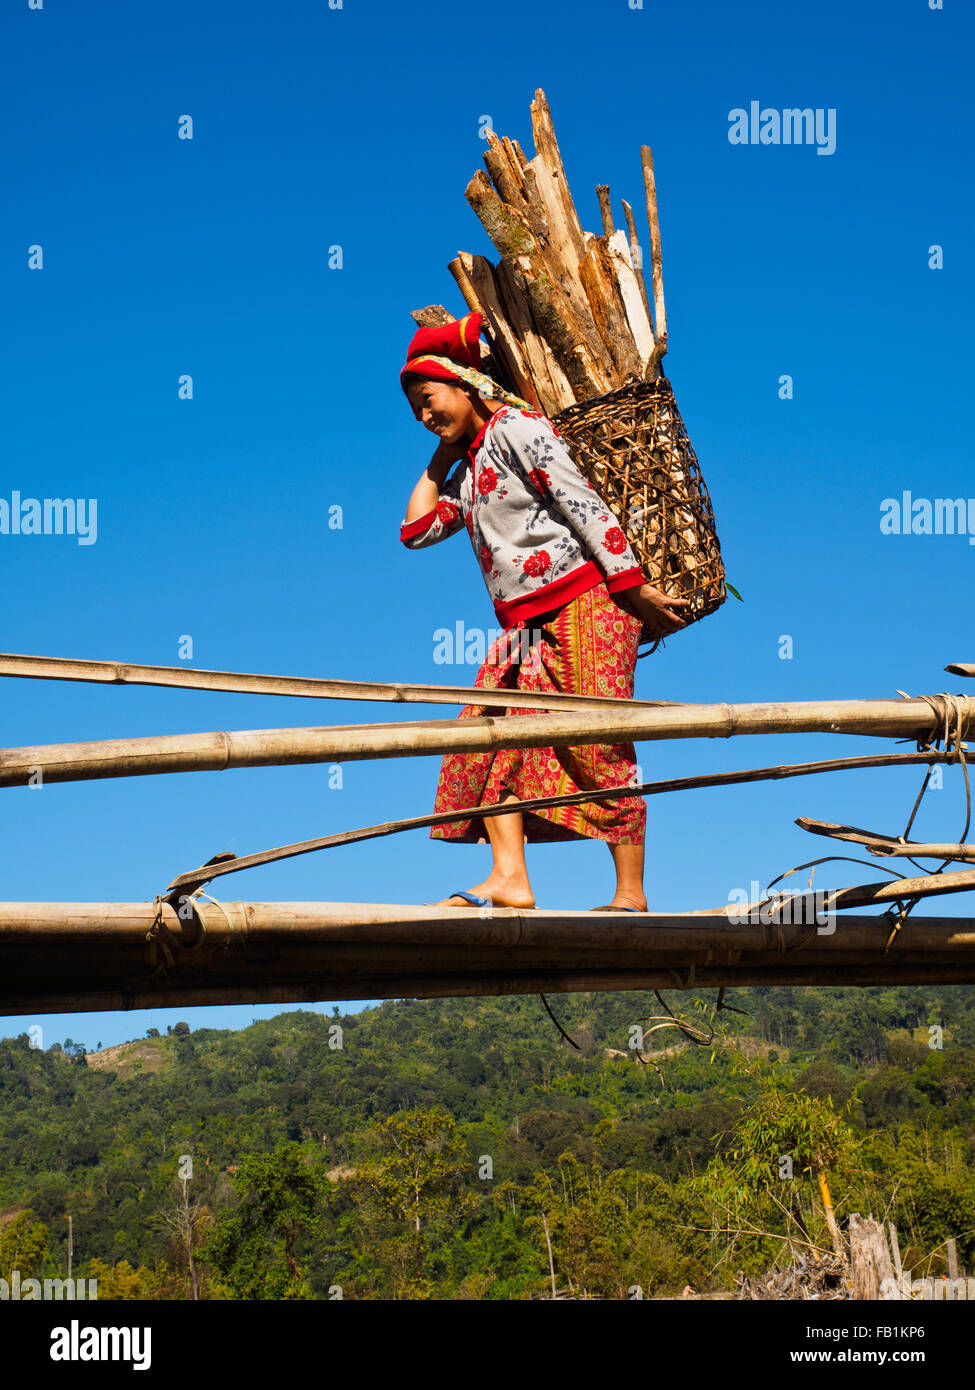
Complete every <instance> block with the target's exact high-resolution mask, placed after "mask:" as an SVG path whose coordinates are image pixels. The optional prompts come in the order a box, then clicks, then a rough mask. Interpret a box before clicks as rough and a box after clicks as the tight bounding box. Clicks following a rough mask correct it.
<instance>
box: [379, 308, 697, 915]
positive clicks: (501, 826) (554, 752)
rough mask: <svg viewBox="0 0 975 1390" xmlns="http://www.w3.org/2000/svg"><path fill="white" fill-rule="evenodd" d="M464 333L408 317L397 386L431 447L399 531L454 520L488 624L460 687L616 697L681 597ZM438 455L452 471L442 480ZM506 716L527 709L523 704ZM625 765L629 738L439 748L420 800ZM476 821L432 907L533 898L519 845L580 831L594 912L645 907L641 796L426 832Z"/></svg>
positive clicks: (458, 831)
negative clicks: (488, 607)
mask: <svg viewBox="0 0 975 1390" xmlns="http://www.w3.org/2000/svg"><path fill="white" fill-rule="evenodd" d="M480 328H481V315H480V314H476V313H475V314H468V315H466V316H465V317H464V318H462V319H457V320H455V321H453V322H451V323H448V324H444V325H442V326H440V327H436V328H421V329H419V330H418V331H417V332H416V333H415V334H414V336H413V339H412V341H411V343H410V348H409V353H408V355H407V361H406V365H405V366H404V367H403V368H402V370H401V372H400V382H401V384H402V386H403V390H404V391H405V392H406V394H407V397H408V399H409V401H410V404H411V405H412V407H413V413H414V415H415V416H416V418H417V420H419V421H420V422H421V423H422V424H423V425H424V426H425V428H426V429H428V430H430V431H431V432H432V433H434V434H437V435H439V436H440V443H439V444H438V446H437V450H436V452H435V453H434V456H433V458H432V460H431V461H430V464H429V465H428V467H427V469H426V471H425V472H424V474H423V476H422V477H421V478H420V480H419V482H418V483H417V484H416V487H415V488H414V489H413V493H412V496H411V497H410V500H409V505H408V506H407V509H406V516H405V518H404V520H403V524H402V527H401V530H400V538H401V540H402V541H403V543H404V545H407V546H409V547H410V548H411V549H417V548H419V547H421V546H427V545H433V544H435V543H436V542H437V541H441V540H444V539H446V537H447V536H451V535H453V534H454V533H455V532H456V531H459V530H460V529H461V528H463V527H465V526H466V528H467V532H468V534H469V536H470V538H471V543H472V545H473V547H474V553H475V555H476V556H477V558H478V560H479V562H480V566H481V571H482V573H483V575H484V580H485V583H486V584H487V587H488V592H489V593H490V595H491V599H492V602H493V604H494V609H495V613H496V614H497V617H498V619H499V621H500V623H501V626H502V628H503V629H504V632H503V633H502V635H501V637H499V638H498V640H497V641H496V642H495V643H494V644H493V646H492V648H491V650H490V651H489V652H488V653H487V656H486V659H485V661H484V663H483V665H482V666H481V669H480V670H479V672H478V674H477V677H476V679H475V682H474V684H475V685H476V686H478V687H483V688H484V689H486V690H490V689H499V688H503V689H512V688H515V689H518V690H525V691H535V692H540V691H544V692H545V693H552V692H554V691H573V692H576V693H578V694H585V695H597V696H603V695H609V696H617V697H621V698H625V699H632V697H633V677H634V669H635V662H636V654H637V647H638V645H639V641H640V634H641V630H642V626H643V623H644V622H646V623H647V624H648V625H649V626H650V628H651V629H652V631H653V632H654V633H655V634H658V635H660V636H664V635H665V634H667V633H669V632H673V631H675V630H676V629H677V628H680V627H683V626H684V622H683V620H682V619H681V618H680V617H679V615H678V614H677V613H676V612H674V611H673V610H674V609H675V608H676V607H678V606H680V605H684V604H686V602H687V600H686V599H674V598H668V597H667V595H666V594H663V593H661V592H660V591H659V590H658V589H655V588H654V587H653V586H652V585H650V584H646V583H645V582H644V579H643V574H642V571H641V569H640V566H639V563H638V561H637V558H636V556H635V555H634V553H633V551H632V550H631V548H630V546H629V544H628V542H627V540H626V536H625V535H624V533H623V529H622V527H621V526H620V522H619V519H618V517H616V516H615V515H614V513H613V512H612V511H611V509H610V508H609V507H608V506H607V504H606V503H605V501H604V500H603V499H602V498H601V497H600V496H599V494H598V493H597V492H595V490H594V489H593V488H592V487H591V486H590V484H589V483H588V482H587V481H586V479H585V478H584V477H583V476H582V474H581V473H580V472H579V470H578V468H577V467H576V465H575V464H574V463H573V461H572V459H571V457H570V455H569V453H568V451H567V449H566V447H565V444H564V443H563V441H562V437H561V435H560V434H559V433H558V431H557V430H556V429H555V426H554V425H553V424H552V423H551V421H549V420H547V419H546V418H545V416H544V415H541V414H540V413H539V412H538V411H536V410H533V409H532V407H531V406H530V405H529V404H528V402H527V401H523V400H521V399H520V398H519V397H518V396H513V395H511V394H510V393H509V392H507V391H504V390H503V389H502V388H501V387H500V386H498V385H497V383H496V382H494V381H492V380H491V378H490V377H487V376H485V375H484V374H483V373H482V372H481V371H480V370H479V367H480V344H479V342H478V337H479V334H480ZM454 463H459V464H460V466H459V467H458V468H456V469H455V470H454V472H453V473H452V474H451V476H450V478H449V480H448V479H447V474H448V473H449V472H450V469H451V467H452V465H453V464H454ZM500 712H501V710H500V709H499V707H497V706H495V707H492V706H491V705H490V702H489V701H488V702H486V703H485V704H484V705H483V706H481V705H466V706H465V707H464V709H463V710H461V713H460V718H462V719H464V718H473V717H478V716H480V715H483V714H486V713H490V714H498V713H500ZM511 712H514V711H511ZM517 712H518V713H529V712H532V711H531V702H530V700H529V701H526V706H525V709H524V710H518V711H517ZM635 774H636V751H635V749H634V747H633V744H632V743H626V744H614V745H608V744H594V745H588V746H586V747H581V748H524V749H503V750H498V751H497V752H487V753H461V754H448V755H447V756H445V757H444V759H443V762H442V765H441V770H440V779H439V782H438V786H437V797H436V802H435V806H434V809H435V811H451V810H460V809H463V808H464V807H468V806H479V805H490V804H493V803H497V802H503V801H506V800H525V799H527V798H530V797H547V796H558V795H561V794H563V793H566V792H574V791H585V790H593V789H596V788H599V787H625V786H629V785H631V784H633V782H634V781H635V780H636V776H635ZM485 832H486V834H487V838H488V839H489V840H490V843H491V849H492V852H493V858H494V862H493V866H492V869H491V872H490V874H489V875H488V876H487V878H486V879H485V880H484V881H483V882H482V883H479V884H477V885H475V887H474V889H473V890H472V891H469V892H456V893H453V894H451V896H450V897H448V898H444V899H442V903H443V904H444V905H449V906H456V907H463V906H465V904H467V903H476V904H479V905H482V906H483V905H485V904H487V903H493V904H494V905H496V906H500V907H526V908H527V907H534V905H535V897H534V894H533V892H532V888H531V883H530V881H529V878H528V870H527V866H526V864H525V851H524V846H525V843H526V842H528V843H536V842H542V841H552V840H574V839H580V838H592V839H601V840H605V841H606V842H607V843H608V845H609V848H610V851H611V853H612V856H613V861H614V864H615V868H616V892H615V894H614V895H613V898H612V901H611V902H610V903H608V904H606V905H605V908H604V909H599V910H618V909H626V910H628V911H630V912H645V911H646V909H647V900H646V897H645V896H644V892H643V847H644V838H645V833H646V805H645V803H644V801H643V798H642V797H636V796H634V797H620V798H617V799H616V800H613V801H608V802H596V801H593V802H585V803H581V804H578V805H572V806H557V807H551V808H548V809H543V810H540V811H537V812H533V813H528V814H525V813H522V812H520V811H513V812H511V813H509V814H505V815H497V816H487V817H484V816H480V817H471V818H470V819H467V820H463V821H454V822H451V823H450V824H449V825H445V826H435V827H434V828H433V829H432V830H431V832H430V835H431V838H433V839H441V840H453V841H457V842H460V843H465V844H472V843H483V840H484V836H485Z"/></svg>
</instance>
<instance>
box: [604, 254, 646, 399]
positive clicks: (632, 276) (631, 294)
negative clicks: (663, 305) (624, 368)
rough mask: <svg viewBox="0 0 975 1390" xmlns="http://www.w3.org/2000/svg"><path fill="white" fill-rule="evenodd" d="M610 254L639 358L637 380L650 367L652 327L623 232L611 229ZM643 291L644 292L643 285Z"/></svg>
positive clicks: (641, 377)
mask: <svg viewBox="0 0 975 1390" xmlns="http://www.w3.org/2000/svg"><path fill="white" fill-rule="evenodd" d="M608 245H609V254H610V257H611V259H612V263H613V270H614V272H615V274H616V282H617V284H618V286H619V292H620V298H621V299H622V301H623V306H624V309H625V311H626V318H627V322H628V324H629V328H630V333H631V334H632V337H633V342H634V345H635V347H636V350H637V353H638V355H639V359H640V379H641V380H642V379H643V376H644V374H645V373H646V371H647V369H648V368H649V366H650V361H651V359H652V357H653V350H654V347H655V343H654V338H653V326H652V324H651V322H650V318H649V315H648V313H647V311H646V308H645V306H644V301H643V295H641V292H640V283H639V281H638V280H637V278H636V272H635V270H634V268H633V264H632V262H631V260H630V248H629V245H628V243H627V240H626V233H625V232H622V231H617V232H614V233H613V235H612V236H611V237H610V238H609V243H608ZM643 294H644V295H645V294H646V290H645V288H644V291H643Z"/></svg>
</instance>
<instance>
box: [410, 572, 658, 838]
mask: <svg viewBox="0 0 975 1390" xmlns="http://www.w3.org/2000/svg"><path fill="white" fill-rule="evenodd" d="M641 627H642V624H641V622H640V620H639V619H638V618H636V617H634V616H633V615H632V614H630V613H628V612H627V611H626V610H625V609H624V608H623V607H621V605H620V604H618V603H617V602H616V600H615V599H614V598H613V596H612V594H610V592H609V591H608V589H607V588H606V585H605V584H604V583H599V584H597V585H596V586H595V587H594V588H592V589H589V590H587V591H586V593H584V594H580V595H579V596H578V598H574V599H573V600H572V601H571V602H570V603H567V604H566V605H565V606H564V607H563V608H559V609H556V610H555V611H554V612H552V613H543V614H539V615H538V616H536V617H533V618H529V619H527V621H526V624H525V629H527V631H525V629H522V630H521V632H519V630H517V629H515V630H512V629H509V630H508V632H506V633H504V634H502V636H501V637H499V638H498V639H497V641H495V642H494V644H493V645H492V647H491V649H490V651H489V652H488V653H487V656H486V657H485V660H484V663H483V665H482V666H481V669H480V670H479V671H478V673H477V678H476V680H475V681H474V684H475V685H476V686H479V687H482V688H484V689H485V690H499V689H501V690H525V691H532V690H533V691H536V692H543V691H544V692H545V694H552V693H555V692H558V691H566V692H570V691H571V692H573V693H574V694H578V695H609V696H617V697H619V698H622V699H632V698H633V676H634V670H635V664H636V654H637V647H638V645H639V641H640V631H641ZM512 633H513V634H514V635H513V636H512ZM519 638H521V640H520V643H519ZM529 639H530V640H529ZM542 712H543V711H541V710H533V709H532V708H531V706H530V704H526V706H525V708H524V709H518V710H506V709H502V708H499V707H498V706H491V705H489V704H485V705H465V706H464V708H463V709H462V710H461V712H460V714H459V716H458V718H460V719H474V718H478V717H480V716H481V715H484V714H491V715H501V714H510V713H517V714H540V713H542ZM635 780H636V750H635V748H634V746H633V744H632V743H617V744H600V743H597V744H589V745H588V746H586V747H583V748H509V749H497V750H493V751H488V752H485V753H449V754H446V755H445V756H444V759H443V762H442V763H441V767H440V779H439V781H438V783H437V797H436V801H435V803H434V811H459V810H462V809H463V808H464V807H466V806H482V805H490V804H492V803H494V802H497V801H500V800H501V797H502V796H503V794H504V792H505V790H508V791H511V792H513V793H514V795H515V796H517V797H518V798H519V799H522V800H526V799H528V798H530V797H536V796H561V795H564V794H565V793H567V792H576V791H587V790H593V789H595V788H599V787H626V786H630V785H631V784H632V783H633V782H634V781H635ZM646 819H647V808H646V803H645V801H644V800H643V798H642V797H640V796H628V797H619V798H617V799H616V800H614V801H603V802H596V801H582V802H579V803H577V804H576V805H574V806H553V807H550V808H548V809H545V810H539V811H534V812H531V811H529V812H526V813H525V839H526V841H527V842H528V843H530V844H535V843H541V842H545V841H553V840H575V839H580V838H589V839H597V840H608V841H609V843H610V844H615V845H642V844H643V843H644V838H645V835H646ZM430 838H431V839H434V840H453V841H455V842H456V843H458V844H468V845H470V844H483V843H484V842H485V841H486V839H487V831H486V829H485V821H484V817H483V816H474V817H471V818H470V819H468V820H461V821H452V822H451V823H450V824H449V825H435V826H434V827H433V828H432V829H431V831H430Z"/></svg>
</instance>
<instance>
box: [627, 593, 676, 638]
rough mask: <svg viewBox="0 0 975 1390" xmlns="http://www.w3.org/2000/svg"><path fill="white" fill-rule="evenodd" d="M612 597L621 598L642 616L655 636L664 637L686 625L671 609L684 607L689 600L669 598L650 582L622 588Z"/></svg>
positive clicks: (638, 615) (639, 616)
mask: <svg viewBox="0 0 975 1390" xmlns="http://www.w3.org/2000/svg"><path fill="white" fill-rule="evenodd" d="M614 597H615V598H618V599H623V600H624V602H625V605H626V606H627V607H629V609H630V610H631V611H632V612H633V613H635V614H636V616H637V617H638V618H642V620H643V621H644V622H645V623H646V625H647V627H648V628H649V629H650V631H651V632H652V633H653V635H654V636H655V637H666V636H667V635H668V634H669V633H671V632H678V631H679V630H680V629H681V628H682V627H686V626H687V624H686V622H685V621H684V619H683V618H682V617H681V616H680V615H679V614H678V613H676V612H674V611H673V610H674V609H675V608H677V607H682V608H686V607H687V604H688V603H689V602H690V600H689V599H686V598H670V597H669V596H668V595H667V594H664V593H661V591H660V590H659V589H655V588H654V587H653V585H652V584H640V585H638V586H637V587H635V588H633V589H623V590H622V591H619V592H617V593H616V594H615V595H614Z"/></svg>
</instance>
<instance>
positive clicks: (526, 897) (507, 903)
mask: <svg viewBox="0 0 975 1390" xmlns="http://www.w3.org/2000/svg"><path fill="white" fill-rule="evenodd" d="M470 892H472V893H476V894H477V896H478V897H479V898H490V899H491V903H492V905H493V906H494V907H534V906H535V895H534V893H533V892H532V886H531V883H530V882H529V880H528V875H527V874H501V873H499V872H498V870H497V869H492V870H491V872H490V873H489V874H488V876H487V878H486V879H485V880H484V882H483V883H478V884H476V885H475V886H474V887H473V888H472V889H470ZM437 906H438V907H470V906H471V904H470V903H469V902H467V901H465V899H464V898H458V897H456V896H455V895H452V896H451V897H449V898H441V900H440V902H439V903H438V904H437Z"/></svg>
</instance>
